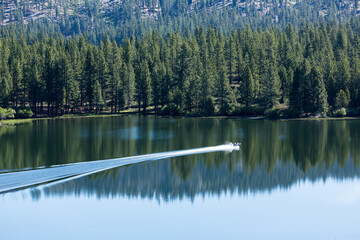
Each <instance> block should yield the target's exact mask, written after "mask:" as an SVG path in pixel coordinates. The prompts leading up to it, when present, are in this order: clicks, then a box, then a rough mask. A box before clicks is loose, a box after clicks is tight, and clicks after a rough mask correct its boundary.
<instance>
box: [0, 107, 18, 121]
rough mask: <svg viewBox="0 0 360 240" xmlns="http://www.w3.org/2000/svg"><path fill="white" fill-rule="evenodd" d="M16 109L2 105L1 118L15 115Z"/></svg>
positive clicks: (0, 109)
mask: <svg viewBox="0 0 360 240" xmlns="http://www.w3.org/2000/svg"><path fill="white" fill-rule="evenodd" d="M15 113H16V112H15V110H14V109H12V108H1V107H0V120H1V119H7V118H14V117H15Z"/></svg>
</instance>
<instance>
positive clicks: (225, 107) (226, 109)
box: [220, 102, 232, 115]
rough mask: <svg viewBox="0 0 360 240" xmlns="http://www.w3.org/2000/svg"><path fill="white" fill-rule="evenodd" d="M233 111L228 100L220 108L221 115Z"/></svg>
mask: <svg viewBox="0 0 360 240" xmlns="http://www.w3.org/2000/svg"><path fill="white" fill-rule="evenodd" d="M231 111H232V108H231V106H230V104H229V103H228V102H225V103H224V105H223V106H221V108H220V114H221V115H229V114H230V113H231Z"/></svg>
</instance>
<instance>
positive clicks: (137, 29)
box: [0, 0, 360, 42]
mask: <svg viewBox="0 0 360 240" xmlns="http://www.w3.org/2000/svg"><path fill="white" fill-rule="evenodd" d="M359 14H360V9H359V1H358V0H355V1H354V0H343V1H341V0H323V1H315V0H297V1H295V0H288V1H287V0H280V1H278V0H267V1H259V0H85V1H83V0H63V1H60V0H26V1H19V0H16V1H14V0H1V9H0V24H1V25H2V26H5V28H4V27H3V28H0V29H1V31H2V35H4V33H5V34H8V32H9V31H12V32H14V31H15V32H17V33H19V32H23V33H24V32H25V33H26V34H29V32H34V34H36V33H38V32H39V29H41V31H43V32H45V33H46V32H47V33H48V32H54V33H58V32H61V33H62V34H63V35H65V36H69V35H74V34H80V33H86V34H87V35H89V36H90V39H91V40H93V41H94V42H96V41H98V40H99V39H103V37H104V35H109V36H110V37H111V38H112V39H117V40H119V41H121V40H123V39H124V38H126V37H128V36H130V35H137V36H142V35H144V34H145V33H146V32H148V31H149V30H151V29H157V30H159V31H160V32H161V33H163V34H164V33H167V32H172V31H179V32H185V31H187V29H189V30H190V31H191V32H193V31H194V29H195V27H196V26H199V25H203V26H209V25H211V26H212V27H216V28H218V29H219V30H220V31H222V32H224V33H229V32H230V31H231V30H232V29H234V28H242V27H244V26H245V25H246V24H249V25H250V26H251V27H253V28H261V29H265V28H269V27H280V28H284V27H285V26H286V25H287V24H292V25H294V26H299V25H301V24H302V23H304V22H307V21H309V22H314V23H317V22H322V21H325V22H331V21H335V22H343V21H345V20H347V19H349V18H351V17H353V16H357V15H359ZM14 24H15V25H14ZM6 26H7V27H6ZM9 29H10V30H9Z"/></svg>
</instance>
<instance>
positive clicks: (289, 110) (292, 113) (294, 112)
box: [283, 108, 301, 117]
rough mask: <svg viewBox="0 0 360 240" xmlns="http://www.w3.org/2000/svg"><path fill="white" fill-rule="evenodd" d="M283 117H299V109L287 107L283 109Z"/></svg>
mask: <svg viewBox="0 0 360 240" xmlns="http://www.w3.org/2000/svg"><path fill="white" fill-rule="evenodd" d="M283 115H284V117H299V116H300V115H301V111H299V110H296V109H293V108H287V109H285V110H284V111H283Z"/></svg>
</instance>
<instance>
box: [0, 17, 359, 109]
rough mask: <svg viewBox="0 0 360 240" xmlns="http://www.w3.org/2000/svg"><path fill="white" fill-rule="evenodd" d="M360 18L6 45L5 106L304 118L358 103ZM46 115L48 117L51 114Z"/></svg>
mask: <svg viewBox="0 0 360 240" xmlns="http://www.w3.org/2000/svg"><path fill="white" fill-rule="evenodd" d="M359 30H360V20H359V19H358V20H357V21H351V22H348V23H346V24H342V25H339V26H336V27H334V26H333V25H330V24H327V25H325V24H320V25H319V26H316V27H314V26H312V25H311V24H306V25H305V26H303V27H301V28H300V29H299V30H295V29H294V27H293V26H292V25H288V26H287V27H286V28H285V30H275V29H269V30H266V31H258V30H251V29H250V27H249V26H247V27H246V28H244V29H237V30H233V31H232V32H231V34H230V35H229V36H226V35H224V34H222V33H221V32H220V31H218V30H216V29H213V28H210V27H209V28H207V29H204V28H203V27H197V28H196V30H195V32H194V34H190V32H187V33H185V34H184V36H181V35H180V34H179V33H169V34H167V35H166V36H165V37H163V36H161V34H160V33H159V32H157V31H152V32H150V33H148V34H147V35H146V36H145V37H143V38H142V39H139V38H137V37H131V38H129V39H126V40H125V41H124V43H123V44H122V45H119V44H118V43H117V42H116V41H115V40H114V41H111V40H110V39H109V38H108V37H106V38H105V39H104V42H100V43H99V45H94V44H92V43H91V42H90V41H89V40H88V39H87V38H86V37H85V36H84V35H82V36H80V37H73V38H68V39H65V40H64V38H63V37H62V36H59V37H56V38H55V37H53V36H52V35H50V36H49V37H47V38H45V39H42V40H35V41H34V42H33V43H31V44H29V43H27V41H26V40H25V37H22V38H21V40H16V38H15V37H14V36H12V37H9V38H8V37H6V38H0V107H15V108H18V107H27V106H28V107H31V108H32V110H33V112H34V113H35V114H37V113H44V111H46V112H47V114H49V115H56V114H61V113H67V112H73V111H76V110H80V109H82V110H84V109H87V110H89V111H95V112H97V111H111V112H119V111H120V110H122V109H126V108H129V107H132V106H137V107H138V108H139V112H140V111H141V109H142V111H146V110H147V108H148V107H149V106H154V108H155V111H159V110H160V109H161V108H163V107H164V106H168V107H171V108H173V109H176V112H187V113H190V114H193V113H196V114H213V113H214V111H216V112H220V113H221V114H229V113H230V112H231V111H232V110H233V109H234V107H241V106H247V107H249V106H260V107H264V108H267V109H272V108H274V107H276V106H278V104H282V105H284V106H288V107H289V109H290V110H293V111H295V112H296V113H298V114H301V113H326V112H327V111H328V109H329V108H333V109H339V108H347V107H352V108H359V106H360V94H359V89H360V60H359V59H360V58H359V57H360V56H359V54H360V37H359V36H360V35H359V32H360V31H359ZM45 109H46V110H45Z"/></svg>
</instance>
